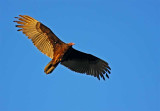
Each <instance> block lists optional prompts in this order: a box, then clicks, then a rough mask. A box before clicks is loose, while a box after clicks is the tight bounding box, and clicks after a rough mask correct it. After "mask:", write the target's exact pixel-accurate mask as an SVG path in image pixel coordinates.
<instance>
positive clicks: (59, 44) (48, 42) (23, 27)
mask: <svg viewBox="0 0 160 111" xmlns="http://www.w3.org/2000/svg"><path fill="white" fill-rule="evenodd" d="M15 18H16V19H17V21H14V22H16V23H17V24H18V25H16V27H18V28H20V29H18V31H22V32H23V33H24V34H25V35H26V36H28V38H29V39H31V40H32V42H33V44H34V45H35V46H36V47H37V48H38V49H39V50H40V51H41V52H42V53H43V54H45V55H47V56H48V57H50V58H51V59H52V60H51V61H50V62H49V63H48V64H47V65H46V67H45V68H44V72H45V73H46V74H50V73H51V72H52V71H53V70H54V69H55V68H56V67H57V65H58V64H59V63H60V64H62V65H64V66H66V67H67V68H69V69H70V70H72V71H75V72H78V73H82V74H87V75H91V76H94V77H97V78H98V79H99V80H100V77H101V78H103V80H105V77H104V76H105V75H106V77H107V78H109V76H108V74H110V70H111V68H110V67H109V65H108V63H107V62H105V61H104V60H102V59H100V58H98V57H96V56H93V55H91V54H87V53H84V52H81V51H78V50H76V49H74V48H73V47H72V46H73V45H74V43H64V42H63V41H61V40H60V39H59V38H58V37H57V36H56V35H55V34H54V33H53V32H52V31H51V30H50V29H49V28H48V27H47V26H45V25H44V24H42V23H41V22H39V21H37V20H36V19H34V18H32V17H30V16H28V15H19V17H15Z"/></svg>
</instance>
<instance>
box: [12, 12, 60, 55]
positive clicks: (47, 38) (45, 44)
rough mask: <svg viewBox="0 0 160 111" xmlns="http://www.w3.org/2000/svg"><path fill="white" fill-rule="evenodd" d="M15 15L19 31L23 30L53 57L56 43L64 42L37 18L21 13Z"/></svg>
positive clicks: (45, 52) (36, 44)
mask: <svg viewBox="0 0 160 111" xmlns="http://www.w3.org/2000/svg"><path fill="white" fill-rule="evenodd" d="M19 16H20V17H15V18H17V19H18V20H19V21H14V22H17V23H18V25H16V27H18V28H20V29H18V31H22V32H23V33H24V34H25V35H26V36H28V38H29V39H31V40H32V42H33V44H34V45H35V46H36V47H37V48H38V49H39V50H40V51H41V52H42V53H44V54H46V55H47V56H48V57H50V58H53V55H54V44H55V43H60V42H62V41H61V40H60V39H59V38H58V37H57V36H56V35H55V34H54V33H53V32H52V31H51V30H50V29H49V28H48V27H46V26H45V25H43V24H42V23H40V22H39V21H37V20H36V19H34V18H32V17H30V16H27V15H19Z"/></svg>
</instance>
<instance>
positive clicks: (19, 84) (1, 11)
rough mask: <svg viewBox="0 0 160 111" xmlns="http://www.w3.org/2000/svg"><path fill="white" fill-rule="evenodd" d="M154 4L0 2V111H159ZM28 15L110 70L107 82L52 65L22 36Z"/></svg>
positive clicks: (129, 0) (157, 10) (158, 11)
mask: <svg viewBox="0 0 160 111" xmlns="http://www.w3.org/2000/svg"><path fill="white" fill-rule="evenodd" d="M159 6H160V1H159V0H79V1H78V0H24V1H22V0H3V1H1V4H0V111H160V22H159V21H160V7H159ZM20 14H22V15H29V16H32V17H34V18H35V19H37V20H39V21H40V22H42V23H43V24H45V25H46V26H48V27H49V28H50V29H51V30H52V31H53V32H54V33H55V34H56V35H57V36H58V37H59V38H60V39H61V40H63V41H64V42H66V43H68V42H74V43H75V44H76V45H75V46H73V47H74V48H76V49H78V50H81V51H84V52H87V53H90V54H93V55H95V56H98V57H99V58H101V59H104V60H105V61H107V62H108V63H109V64H110V67H111V68H112V71H111V72H112V73H111V75H110V79H107V80H106V81H103V80H100V81H99V80H98V79H97V78H94V77H92V76H87V75H84V74H78V73H75V72H73V71H70V70H69V69H67V68H65V67H64V66H62V65H59V66H58V67H57V68H56V69H55V70H54V72H53V73H52V74H50V75H46V74H45V73H44V67H45V66H46V65H47V64H48V62H49V61H50V60H51V59H50V58H48V57H47V56H46V55H44V54H42V53H41V52H40V51H39V50H37V49H36V47H35V46H34V45H33V44H32V42H31V41H30V40H29V39H27V37H26V36H25V35H23V34H22V32H17V31H16V30H17V28H16V27H15V23H13V21H14V20H15V19H14V17H15V16H18V15H20Z"/></svg>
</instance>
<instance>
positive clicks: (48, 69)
mask: <svg viewBox="0 0 160 111" xmlns="http://www.w3.org/2000/svg"><path fill="white" fill-rule="evenodd" d="M58 64H59V62H58V63H55V64H54V63H53V61H50V62H49V63H48V64H47V65H46V67H45V68H44V72H45V73H46V74H50V73H51V72H52V71H53V70H54V69H55V68H56V67H57V65H58Z"/></svg>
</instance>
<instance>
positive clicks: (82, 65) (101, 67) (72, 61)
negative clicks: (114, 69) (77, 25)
mask: <svg viewBox="0 0 160 111" xmlns="http://www.w3.org/2000/svg"><path fill="white" fill-rule="evenodd" d="M67 53H68V54H66V55H64V58H63V59H62V62H61V64H62V65H64V66H66V67H68V68H69V69H71V70H73V71H75V72H79V73H86V74H87V75H92V76H94V77H97V78H98V79H99V80H100V77H99V75H100V76H101V77H102V78H103V79H104V80H105V77H104V74H105V75H106V77H107V78H109V76H108V74H110V70H111V68H110V67H109V65H108V63H107V62H105V61H103V60H101V59H99V58H98V57H95V56H93V55H91V54H86V53H83V52H80V51H78V50H75V49H73V48H70V49H69V51H68V52H67ZM65 56H66V57H65Z"/></svg>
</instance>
